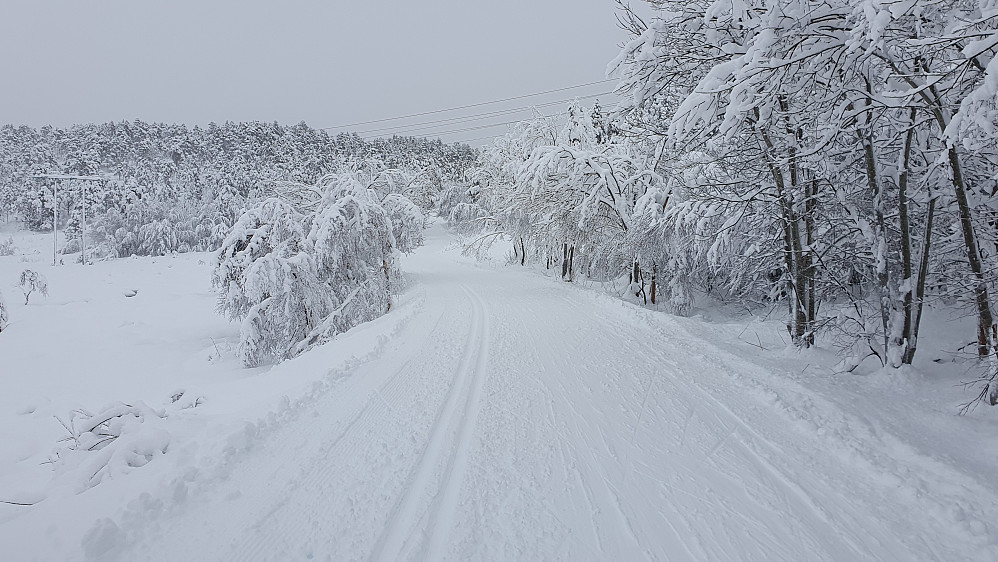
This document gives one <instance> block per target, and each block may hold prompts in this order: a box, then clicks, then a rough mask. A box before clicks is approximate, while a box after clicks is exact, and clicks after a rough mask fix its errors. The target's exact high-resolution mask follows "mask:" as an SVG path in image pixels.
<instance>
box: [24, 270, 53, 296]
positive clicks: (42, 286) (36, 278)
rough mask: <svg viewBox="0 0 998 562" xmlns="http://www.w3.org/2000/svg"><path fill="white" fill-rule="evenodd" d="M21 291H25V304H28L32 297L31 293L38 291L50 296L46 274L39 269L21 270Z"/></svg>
mask: <svg viewBox="0 0 998 562" xmlns="http://www.w3.org/2000/svg"><path fill="white" fill-rule="evenodd" d="M20 286H21V292H22V293H24V304H28V301H29V300H30V299H31V293H33V292H35V291H38V292H39V293H41V294H43V295H45V296H46V297H47V296H49V282H48V280H47V279H45V276H44V275H42V274H41V273H38V272H37V271H32V270H30V269H25V270H24V271H22V272H21V281H20Z"/></svg>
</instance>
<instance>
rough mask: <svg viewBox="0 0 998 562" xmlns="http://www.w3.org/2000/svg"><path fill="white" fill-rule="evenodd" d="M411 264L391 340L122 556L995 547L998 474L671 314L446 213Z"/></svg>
mask: <svg viewBox="0 0 998 562" xmlns="http://www.w3.org/2000/svg"><path fill="white" fill-rule="evenodd" d="M406 268H407V274H408V276H409V278H410V280H411V281H412V286H411V288H410V289H409V290H410V291H413V292H414V293H415V295H416V297H415V298H416V299H417V300H419V301H420V302H421V304H420V305H419V312H418V313H417V314H415V315H414V316H413V317H412V319H411V320H410V321H409V322H408V323H407V324H406V325H405V327H404V328H403V329H402V330H401V331H400V333H399V334H398V335H397V337H395V338H394V339H393V340H392V341H391V342H390V343H389V344H388V345H387V346H386V347H385V348H384V350H383V352H382V353H380V354H379V355H378V356H377V357H375V358H374V359H373V360H371V361H369V362H367V363H365V364H363V365H360V366H359V367H357V368H355V369H354V370H353V371H352V372H351V373H350V374H349V375H348V377H347V378H346V379H345V380H344V381H343V382H342V384H338V385H337V386H335V387H334V388H333V389H332V390H330V391H328V392H325V393H324V394H322V395H321V396H320V397H319V398H318V399H317V400H314V401H312V402H311V403H310V404H309V405H308V406H307V409H306V410H304V411H301V412H299V413H298V414H297V415H295V416H294V417H293V418H291V419H290V420H288V421H287V422H286V423H283V424H281V425H280V426H279V427H277V428H276V429H275V430H274V431H272V432H269V433H268V434H267V435H265V436H263V437H261V438H260V439H259V441H258V442H257V443H255V444H254V445H253V447H252V448H250V449H249V450H248V451H247V452H245V453H244V454H241V455H240V456H239V457H238V458H237V459H235V460H234V466H233V468H232V470H231V473H230V474H229V476H228V478H226V479H224V480H221V481H219V482H217V483H216V484H214V485H212V486H211V487H210V488H208V489H206V490H203V491H202V492H201V493H199V494H197V495H196V496H194V497H191V498H189V499H188V500H187V501H186V503H185V505H184V506H183V508H181V509H178V510H175V511H174V512H173V513H170V514H168V515H166V516H164V517H161V518H159V519H157V520H154V521H152V522H148V523H145V524H144V528H143V529H142V531H141V533H138V535H137V536H136V537H135V540H134V541H132V544H131V545H130V546H129V547H128V549H127V550H126V551H124V552H119V553H118V554H119V557H120V558H121V559H129V560H145V559H149V560H190V559H199V560H309V559H317V560H358V559H372V560H551V559H558V560H680V561H681V560H766V561H774V560H793V561H803V560H850V561H854V560H964V559H966V560H971V559H974V560H987V559H995V548H994V542H995V538H994V534H993V531H992V530H990V528H989V527H988V525H990V524H992V523H993V522H994V521H998V519H996V518H995V515H996V508H995V505H996V502H995V498H996V496H995V492H994V490H993V489H991V488H989V487H987V486H985V485H984V484H982V483H979V482H977V481H975V480H974V479H972V478H970V477H967V476H965V475H963V474H960V473H958V472H957V471H956V470H955V469H953V468H951V467H949V466H948V465H945V464H942V463H939V462H936V461H934V460H933V459H931V458H927V457H920V456H918V455H917V454H909V455H906V456H903V457H895V456H891V455H890V454H889V452H883V451H882V450H881V449H882V442H881V440H880V439H881V438H880V437H879V436H877V435H873V434H872V433H871V432H870V431H868V430H867V429H866V426H865V425H864V422H863V420H860V419H853V418H849V417H848V416H847V415H846V414H843V413H841V411H838V410H836V409H834V408H833V407H832V406H831V405H830V404H828V403H826V402H822V401H821V400H820V398H819V397H813V396H809V395H807V394H806V392H805V391H804V390H802V389H800V388H798V387H795V386H794V385H793V384H791V383H785V382H781V381H782V379H781V378H780V377H779V376H778V374H774V373H771V372H769V371H767V370H766V369H763V368H762V367H759V366H756V365H754V364H753V363H752V362H751V361H747V360H746V359H745V358H742V357H737V356H735V355H733V354H732V353H730V352H729V351H727V350H726V349H725V346H724V344H723V343H718V344H715V343H711V342H708V341H705V340H703V339H701V338H698V337H695V336H694V335H692V334H691V333H690V332H688V331H686V330H685V329H684V328H683V327H682V326H683V324H682V323H681V322H679V321H677V320H673V319H670V318H669V317H667V316H666V315H662V314H657V313H651V312H646V311H642V310H639V309H637V308H636V307H634V306H631V305H628V304H626V303H622V302H619V301H617V300H614V299H612V298H609V297H605V296H602V295H600V294H598V293H596V292H594V291H591V290H587V289H584V288H579V287H576V286H573V285H570V284H565V283H560V282H555V281H552V280H551V279H550V278H545V277H543V276H541V275H538V274H537V273H536V272H535V273H530V272H526V271H524V270H521V269H519V268H505V269H498V270H495V269H492V268H488V267H482V266H478V265H476V264H475V263H473V262H472V261H471V260H468V259H465V258H462V257H460V253H459V251H458V250H457V249H455V248H454V247H453V243H452V241H451V239H450V238H449V235H448V234H447V233H446V232H445V231H444V230H443V229H442V228H441V227H435V228H434V229H433V230H432V231H431V233H430V236H429V242H428V244H427V246H426V247H424V248H422V249H420V250H419V252H417V254H416V255H414V256H411V257H410V258H408V260H407V262H406ZM331 345H336V344H335V343H333V344H331ZM984 522H988V523H987V524H985V523H984ZM104 554H107V553H104Z"/></svg>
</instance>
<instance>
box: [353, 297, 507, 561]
mask: <svg viewBox="0 0 998 562" xmlns="http://www.w3.org/2000/svg"><path fill="white" fill-rule="evenodd" d="M461 289H462V290H463V291H464V292H465V294H466V295H467V296H468V298H469V300H470V301H471V312H472V320H471V329H470V332H469V334H468V339H467V341H466V342H465V345H464V354H463V356H462V358H461V362H460V364H459V365H458V369H457V371H456V372H455V374H454V378H453V379H452V381H451V387H450V390H449V392H448V394H447V398H446V401H445V402H444V405H443V406H442V407H441V408H440V411H439V413H438V415H437V419H436V420H435V421H434V423H433V427H432V429H431V432H430V436H429V439H428V440H427V444H426V448H425V449H424V450H423V452H422V454H421V455H420V457H419V460H418V461H417V463H416V465H415V468H414V469H413V472H412V473H411V474H410V477H409V479H408V481H407V482H406V485H405V491H404V492H403V494H402V496H401V498H400V500H399V503H398V505H396V507H395V508H394V509H393V511H392V515H391V516H390V519H389V521H388V523H387V524H386V526H385V529H384V531H383V533H382V535H381V537H380V538H379V540H378V542H377V544H376V545H375V548H374V551H373V552H372V555H371V559H372V560H399V559H402V558H403V557H405V556H406V554H407V553H411V552H412V549H413V548H414V546H415V545H414V544H413V541H414V540H415V539H418V538H419V536H417V535H418V534H422V535H425V531H426V530H430V531H431V533H432V534H431V535H430V537H429V538H428V539H429V540H428V542H426V543H425V546H427V547H430V548H431V549H439V548H442V545H441V544H440V542H441V541H442V540H444V539H445V538H446V537H444V536H441V535H440V533H442V532H449V531H450V529H451V526H452V525H453V512H454V511H455V510H456V508H457V500H458V496H459V493H460V488H461V483H462V481H463V477H464V470H465V467H466V465H467V455H468V452H467V449H468V447H469V445H470V441H471V437H472V434H473V432H474V426H475V423H474V422H475V417H476V416H477V414H478V411H479V410H480V405H479V400H480V395H481V387H482V379H483V377H484V375H483V373H484V370H485V366H486V363H487V361H488V347H489V343H488V338H489V330H488V317H487V309H486V305H485V301H484V300H483V299H482V298H481V297H480V296H478V294H477V293H475V292H474V291H472V290H471V289H469V288H468V287H466V286H463V285H462V286H461ZM472 369H474V370H473V371H472ZM462 397H464V399H465V402H464V408H463V409H462V408H460V403H461V398H462ZM469 418H470V419H469ZM455 425H456V427H455ZM455 434H456V435H455ZM451 442H453V445H452V447H453V451H452V454H451V455H450V456H449V458H448V457H447V456H446V453H447V452H448V451H447V447H448V444H449V443H451ZM441 463H446V464H445V466H444V467H443V476H442V480H441V481H440V484H439V487H436V489H434V488H435V486H434V484H435V480H436V479H435V476H436V474H437V472H438V470H439V467H440V465H441ZM455 466H456V468H457V470H456V471H455ZM427 497H429V502H430V505H429V507H430V508H431V513H430V514H429V515H430V518H429V521H428V522H427V523H426V524H425V525H424V527H423V529H422V531H423V532H422V533H420V528H419V526H420V523H421V522H422V521H423V515H424V513H423V509H421V508H423V507H424V505H425V504H426V503H427ZM441 519H442V521H441ZM445 526H446V527H445ZM441 529H442V530H441Z"/></svg>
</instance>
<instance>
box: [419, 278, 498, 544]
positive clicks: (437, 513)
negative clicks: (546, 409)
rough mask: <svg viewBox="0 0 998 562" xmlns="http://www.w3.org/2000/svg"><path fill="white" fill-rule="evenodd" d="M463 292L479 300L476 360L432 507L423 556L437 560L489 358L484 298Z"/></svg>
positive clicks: (447, 530) (451, 520) (461, 477)
mask: <svg viewBox="0 0 998 562" xmlns="http://www.w3.org/2000/svg"><path fill="white" fill-rule="evenodd" d="M465 291H467V292H468V295H469V296H470V297H471V298H472V299H473V300H477V301H478V310H479V321H480V322H481V326H480V328H479V334H478V350H477V352H478V360H477V362H476V364H475V371H474V373H472V374H471V380H470V381H469V384H470V386H471V388H470V390H469V391H468V400H467V402H466V403H465V407H464V413H463V414H462V417H461V418H460V427H461V429H460V434H459V435H458V439H457V443H456V446H455V447H454V453H453V456H452V457H451V460H450V462H449V463H448V465H447V472H446V473H445V475H444V482H443V485H442V486H441V496H440V501H439V503H438V504H437V506H436V508H435V509H434V510H433V514H432V517H431V518H430V522H429V524H428V525H429V528H430V538H429V541H428V546H427V549H426V556H425V559H427V560H440V559H441V558H442V557H443V554H444V552H443V549H444V547H445V544H444V541H445V540H446V539H447V538H448V537H449V536H450V531H451V529H453V528H454V516H455V514H456V512H457V508H458V499H459V496H460V493H461V485H462V484H463V483H464V473H465V470H466V469H467V466H468V455H469V449H470V448H471V441H472V438H473V437H474V433H475V428H476V427H477V425H478V423H477V422H478V417H479V414H480V413H481V410H482V406H481V399H482V387H483V386H484V382H485V369H486V367H487V366H488V361H489V341H490V337H491V336H490V333H489V309H488V305H487V304H486V302H485V299H483V298H482V297H481V295H479V294H478V293H476V292H475V291H474V290H472V289H469V288H467V287H465Z"/></svg>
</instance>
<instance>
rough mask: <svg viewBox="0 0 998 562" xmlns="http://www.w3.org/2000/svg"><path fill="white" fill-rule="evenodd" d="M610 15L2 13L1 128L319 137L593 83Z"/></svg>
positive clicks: (154, 8)
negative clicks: (275, 126) (156, 128)
mask: <svg viewBox="0 0 998 562" xmlns="http://www.w3.org/2000/svg"><path fill="white" fill-rule="evenodd" d="M614 10H615V7H614V3H613V1H612V0H504V1H501V2H500V1H495V0H487V1H485V0H435V1H391V0H356V1H353V2H343V1H340V0H330V1H324V2H323V1H306V0H285V1H281V2H274V1H272V0H271V1H266V2H264V1H260V0H239V1H233V0H197V1H191V0H175V1H172V2H146V1H136V0H53V1H49V0H0V52H2V53H3V56H0V76H2V79H0V84H2V87H0V124H5V123H11V124H25V125H31V126H36V127H37V126H41V125H47V124H50V125H54V126H59V127H65V126H68V125H71V124H74V123H86V122H106V121H121V120H131V119H136V118H137V119H142V120H145V121H161V122H167V123H187V124H190V125H195V124H197V125H204V124H207V123H208V122H211V121H215V122H224V121H226V120H231V121H247V120H259V121H278V122H280V123H285V124H293V123H297V122H299V121H306V122H307V123H308V124H309V125H311V126H313V127H328V126H336V125H343V124H348V123H356V122H359V121H368V120H373V119H380V118H384V117H393V116H398V115H406V114H411V113H417V112H422V111H429V110H436V109H440V108H448V107H455V106H460V105H466V104H473V103H477V102H483V101H489V100H495V99H500V98H505V97H511V96H517V95H521V94H529V93H533V92H540V91H544V90H550V89H555V88H561V87H565V86H572V85H575V84H582V83H588V82H594V81H598V80H601V79H604V78H605V68H606V64H607V62H608V61H609V60H610V59H612V58H613V57H614V56H615V55H616V53H617V51H618V45H619V44H620V42H621V41H623V40H625V39H626V35H625V34H624V32H623V31H621V30H620V29H619V28H618V27H617V25H616V20H615V18H614ZM611 88H612V84H603V85H596V86H592V87H589V88H583V89H579V90H574V91H571V92H568V93H560V94H552V95H551V96H547V97H545V98H538V99H531V100H527V101H519V102H515V103H512V102H511V103H510V104H506V105H505V106H501V107H518V106H523V105H527V104H530V103H539V102H543V101H551V100H558V99H563V98H566V97H572V96H574V95H579V96H583V95H589V94H597V93H602V92H605V91H607V90H610V89H611ZM496 108H497V107H490V108H487V109H496ZM477 111H483V110H482V109H479V110H477ZM474 113H475V110H469V111H466V112H464V113H463V114H464V115H473V114H474ZM447 116H452V115H447ZM424 119H427V118H424ZM505 119H506V120H509V118H508V117H507V118H505ZM492 122H495V120H493V121H492ZM452 128H453V127H452ZM355 129H356V127H355ZM331 132H337V131H331ZM483 132H484V133H489V132H490V131H489V130H486V131H483ZM431 134H432V132H431ZM449 136H450V137H451V138H448V137H447V136H445V137H444V140H462V139H463V140H468V139H470V138H472V137H474V136H480V134H479V133H476V132H467V133H462V134H455V135H449Z"/></svg>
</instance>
